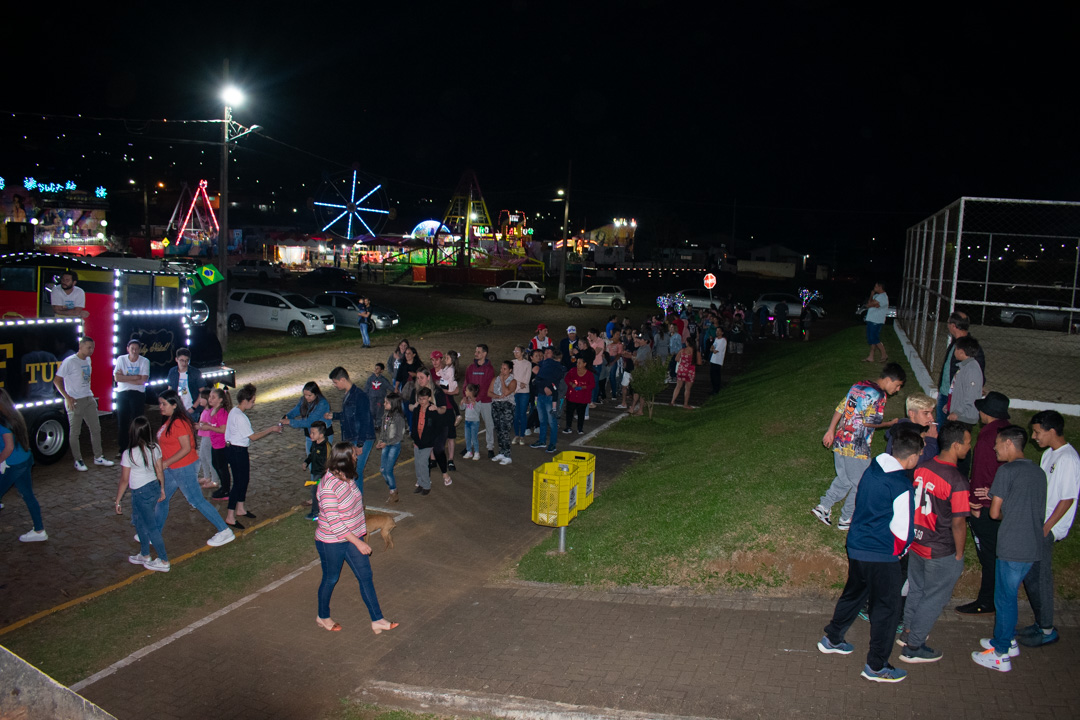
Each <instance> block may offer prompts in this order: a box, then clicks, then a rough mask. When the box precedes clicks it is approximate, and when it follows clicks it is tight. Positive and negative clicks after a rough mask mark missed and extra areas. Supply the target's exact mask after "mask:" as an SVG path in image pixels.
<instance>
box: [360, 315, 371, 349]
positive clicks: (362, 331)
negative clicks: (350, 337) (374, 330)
mask: <svg viewBox="0 0 1080 720" xmlns="http://www.w3.org/2000/svg"><path fill="white" fill-rule="evenodd" d="M360 337H362V338H363V339H364V347H371V337H369V336H368V329H367V323H366V322H364V321H363V319H361V320H360Z"/></svg>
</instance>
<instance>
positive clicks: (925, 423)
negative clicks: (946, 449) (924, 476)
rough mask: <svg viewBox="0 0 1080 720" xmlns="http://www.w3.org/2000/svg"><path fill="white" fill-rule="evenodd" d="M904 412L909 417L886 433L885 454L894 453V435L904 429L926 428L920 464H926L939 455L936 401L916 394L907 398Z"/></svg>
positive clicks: (918, 393) (898, 422)
mask: <svg viewBox="0 0 1080 720" xmlns="http://www.w3.org/2000/svg"><path fill="white" fill-rule="evenodd" d="M904 410H905V411H906V412H907V417H902V418H900V419H899V420H897V421H896V424H895V425H893V426H892V427H891V428H889V429H888V430H886V431H885V439H886V440H887V441H888V442H886V444H885V452H887V453H891V452H892V436H893V433H894V432H896V431H897V430H899V429H900V428H904V427H914V426H918V427H919V428H926V430H925V431H924V432H923V442H925V443H926V444H925V445H924V446H923V453H922V458H921V459H920V462H925V461H927V460H930V459H932V458H934V457H937V454H938V441H937V436H938V428H937V423H935V422H934V399H933V398H932V397H930V396H929V395H924V394H923V393H920V392H916V393H911V394H910V395H908V396H907V400H905V401H904Z"/></svg>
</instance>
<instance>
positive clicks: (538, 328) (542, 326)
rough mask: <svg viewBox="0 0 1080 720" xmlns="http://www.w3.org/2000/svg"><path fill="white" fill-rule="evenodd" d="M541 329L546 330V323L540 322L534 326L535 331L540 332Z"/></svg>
mask: <svg viewBox="0 0 1080 720" xmlns="http://www.w3.org/2000/svg"><path fill="white" fill-rule="evenodd" d="M541 330H547V325H545V324H544V323H540V324H539V325H537V326H536V332H540V331H541Z"/></svg>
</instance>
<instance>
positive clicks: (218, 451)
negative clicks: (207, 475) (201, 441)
mask: <svg viewBox="0 0 1080 720" xmlns="http://www.w3.org/2000/svg"><path fill="white" fill-rule="evenodd" d="M210 464H211V465H213V466H214V472H216V473H217V474H218V480H220V481H221V489H222V490H223V491H225V492H229V488H230V487H232V480H231V479H230V478H229V461H228V460H227V459H226V458H225V448H210Z"/></svg>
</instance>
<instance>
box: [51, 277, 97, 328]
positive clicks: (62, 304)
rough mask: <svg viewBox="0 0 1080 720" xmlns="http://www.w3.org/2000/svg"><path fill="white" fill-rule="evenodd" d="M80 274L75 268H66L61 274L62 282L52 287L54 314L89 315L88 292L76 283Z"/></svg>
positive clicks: (65, 315) (62, 315)
mask: <svg viewBox="0 0 1080 720" xmlns="http://www.w3.org/2000/svg"><path fill="white" fill-rule="evenodd" d="M78 280H79V276H78V274H77V273H76V272H75V271H74V270H65V271H64V272H63V273H61V274H60V284H59V285H54V286H53V289H52V298H51V299H50V301H49V302H50V303H52V309H53V314H54V315H56V316H57V317H80V318H84V317H89V316H90V313H89V312H87V310H86V293H85V292H83V289H82V288H81V287H78V286H76V285H75V283H76V282H78Z"/></svg>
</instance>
